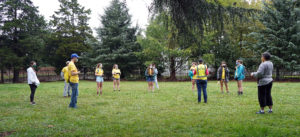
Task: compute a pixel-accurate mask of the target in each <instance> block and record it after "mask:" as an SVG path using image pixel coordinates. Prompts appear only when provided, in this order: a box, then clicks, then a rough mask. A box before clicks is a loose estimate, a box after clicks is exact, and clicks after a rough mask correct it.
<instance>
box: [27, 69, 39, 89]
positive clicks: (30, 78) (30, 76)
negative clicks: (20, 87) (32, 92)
mask: <svg viewBox="0 0 300 137" xmlns="http://www.w3.org/2000/svg"><path fill="white" fill-rule="evenodd" d="M27 80H28V84H33V83H34V84H35V85H36V86H38V85H40V81H39V79H38V78H37V76H36V73H35V72H34V70H33V69H32V67H29V68H28V69H27Z"/></svg>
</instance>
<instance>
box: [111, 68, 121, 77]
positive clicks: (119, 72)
mask: <svg viewBox="0 0 300 137" xmlns="http://www.w3.org/2000/svg"><path fill="white" fill-rule="evenodd" d="M112 73H113V74H114V75H113V77H114V78H115V79H119V78H120V75H121V71H120V69H113V70H112ZM117 73H118V74H117Z"/></svg>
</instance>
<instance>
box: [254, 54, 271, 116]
mask: <svg viewBox="0 0 300 137" xmlns="http://www.w3.org/2000/svg"><path fill="white" fill-rule="evenodd" d="M270 59H271V54H270V53H268V52H265V53H263V54H262V56H261V62H262V63H261V64H260V65H259V67H258V70H257V72H252V73H251V76H254V77H256V78H257V79H258V83H257V85H258V101H259V105H260V111H258V112H256V114H264V113H265V112H264V108H265V107H266V106H268V107H269V113H272V112H273V110H272V106H273V100H272V96H271V90H272V84H273V78H272V72H273V63H272V62H271V61H270Z"/></svg>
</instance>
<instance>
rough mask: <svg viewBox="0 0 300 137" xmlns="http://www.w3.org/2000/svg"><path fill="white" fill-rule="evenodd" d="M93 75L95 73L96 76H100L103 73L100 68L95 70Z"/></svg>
mask: <svg viewBox="0 0 300 137" xmlns="http://www.w3.org/2000/svg"><path fill="white" fill-rule="evenodd" d="M95 73H96V76H102V75H103V73H104V71H103V69H101V68H96V70H95Z"/></svg>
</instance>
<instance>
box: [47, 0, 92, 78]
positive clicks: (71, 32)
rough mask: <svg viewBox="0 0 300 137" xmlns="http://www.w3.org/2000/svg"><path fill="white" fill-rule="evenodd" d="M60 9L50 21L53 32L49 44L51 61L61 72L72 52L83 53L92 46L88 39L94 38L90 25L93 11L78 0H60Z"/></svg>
mask: <svg viewBox="0 0 300 137" xmlns="http://www.w3.org/2000/svg"><path fill="white" fill-rule="evenodd" d="M59 2H60V9H59V10H58V11H56V12H55V14H54V15H53V16H52V20H51V21H50V25H51V27H52V33H51V37H50V40H49V43H48V44H47V50H48V51H49V52H48V54H50V55H53V56H49V62H50V64H51V65H53V66H55V67H56V68H57V72H60V70H61V68H62V67H64V66H65V62H66V61H67V60H69V59H70V55H71V54H72V53H77V54H79V55H81V54H82V53H83V52H85V51H87V50H88V49H89V48H90V45H88V43H87V40H88V39H93V36H92V30H91V28H90V27H89V25H88V21H89V19H90V18H89V15H90V14H91V11H90V10H89V9H85V8H84V7H83V6H81V5H80V4H79V3H78V1H77V0H59Z"/></svg>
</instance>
